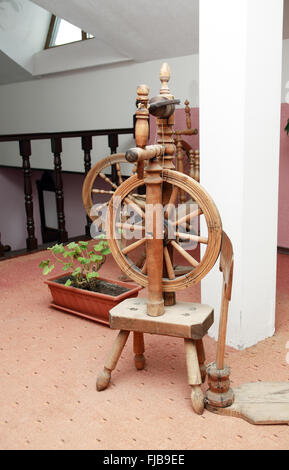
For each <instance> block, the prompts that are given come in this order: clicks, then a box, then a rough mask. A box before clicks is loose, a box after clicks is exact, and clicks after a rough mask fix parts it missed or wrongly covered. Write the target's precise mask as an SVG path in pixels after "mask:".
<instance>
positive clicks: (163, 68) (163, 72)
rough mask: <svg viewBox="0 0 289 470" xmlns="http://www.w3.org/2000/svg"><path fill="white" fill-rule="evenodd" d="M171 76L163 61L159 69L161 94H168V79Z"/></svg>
mask: <svg viewBox="0 0 289 470" xmlns="http://www.w3.org/2000/svg"><path fill="white" fill-rule="evenodd" d="M170 78H171V71H170V67H169V65H168V64H167V63H166V62H165V63H164V64H163V65H162V66H161V71H160V80H161V84H162V86H161V91H160V94H161V95H169V94H170V89H169V80H170Z"/></svg>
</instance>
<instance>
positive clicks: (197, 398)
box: [185, 339, 204, 415]
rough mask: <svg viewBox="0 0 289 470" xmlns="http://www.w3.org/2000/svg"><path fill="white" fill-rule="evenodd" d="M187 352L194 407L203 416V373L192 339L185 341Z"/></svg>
mask: <svg viewBox="0 0 289 470" xmlns="http://www.w3.org/2000/svg"><path fill="white" fill-rule="evenodd" d="M185 352H186V361H187V371H188V381H189V385H191V386H192V394H191V400H192V406H193V410H194V411H195V413H197V414H198V415H202V414H203V412H204V395H203V392H202V389H201V383H202V379H201V372H200V367H199V361H198V354H197V348H196V343H195V341H194V340H192V339H185Z"/></svg>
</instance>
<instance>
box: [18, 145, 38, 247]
mask: <svg viewBox="0 0 289 470" xmlns="http://www.w3.org/2000/svg"><path fill="white" fill-rule="evenodd" d="M19 148H20V155H21V157H22V160H23V166H22V168H23V175H24V197H25V210H26V218H27V233H28V238H27V239H26V246H27V250H29V251H30V250H36V248H37V246H38V244H37V238H36V237H35V227H34V218H33V196H32V182H31V169H30V160H29V157H30V155H31V142H30V140H20V141H19Z"/></svg>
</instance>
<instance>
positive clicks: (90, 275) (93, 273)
mask: <svg viewBox="0 0 289 470" xmlns="http://www.w3.org/2000/svg"><path fill="white" fill-rule="evenodd" d="M95 277H99V274H98V272H96V271H93V272H91V273H87V275H86V279H87V280H89V279H93V278H95Z"/></svg>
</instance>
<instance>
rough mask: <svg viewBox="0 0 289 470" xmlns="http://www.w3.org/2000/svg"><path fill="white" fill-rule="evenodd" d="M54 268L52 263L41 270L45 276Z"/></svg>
mask: <svg viewBox="0 0 289 470" xmlns="http://www.w3.org/2000/svg"><path fill="white" fill-rule="evenodd" d="M54 268H55V265H54V264H52V265H51V266H45V268H44V269H43V271H42V272H43V274H44V276H47V274H49V273H51V271H53V269H54Z"/></svg>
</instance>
